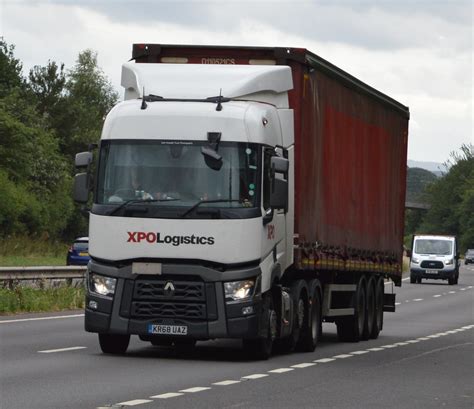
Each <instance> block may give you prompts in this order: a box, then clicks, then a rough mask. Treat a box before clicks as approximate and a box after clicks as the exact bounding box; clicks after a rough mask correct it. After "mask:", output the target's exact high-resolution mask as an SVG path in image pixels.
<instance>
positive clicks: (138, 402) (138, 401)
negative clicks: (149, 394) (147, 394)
mask: <svg viewBox="0 0 474 409" xmlns="http://www.w3.org/2000/svg"><path fill="white" fill-rule="evenodd" d="M150 402H153V401H152V400H150V399H135V400H129V401H127V402H120V403H118V405H123V406H137V405H141V404H142V403H150Z"/></svg>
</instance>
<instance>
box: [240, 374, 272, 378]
mask: <svg viewBox="0 0 474 409" xmlns="http://www.w3.org/2000/svg"><path fill="white" fill-rule="evenodd" d="M265 376H268V375H267V374H264V373H256V374H253V375H247V376H242V379H260V378H264V377H265Z"/></svg>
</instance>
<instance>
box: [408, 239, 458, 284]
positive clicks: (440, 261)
mask: <svg viewBox="0 0 474 409" xmlns="http://www.w3.org/2000/svg"><path fill="white" fill-rule="evenodd" d="M422 278H429V279H435V280H448V282H449V284H451V285H452V284H457V283H458V278H459V254H458V249H457V240H456V237H454V236H435V235H418V236H413V242H412V251H411V258H410V282H411V283H412V284H413V283H421V279H422Z"/></svg>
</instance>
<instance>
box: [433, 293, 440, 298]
mask: <svg viewBox="0 0 474 409" xmlns="http://www.w3.org/2000/svg"><path fill="white" fill-rule="evenodd" d="M433 297H434V298H438V297H441V294H436V295H433Z"/></svg>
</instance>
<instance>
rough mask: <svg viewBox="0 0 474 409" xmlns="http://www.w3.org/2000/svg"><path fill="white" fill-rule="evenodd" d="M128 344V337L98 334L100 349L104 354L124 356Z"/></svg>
mask: <svg viewBox="0 0 474 409" xmlns="http://www.w3.org/2000/svg"><path fill="white" fill-rule="evenodd" d="M129 343H130V335H128V334H127V335H123V334H99V344H100V349H101V350H102V352H103V353H104V354H114V355H117V354H124V353H125V352H126V351H127V348H128V344H129Z"/></svg>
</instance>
